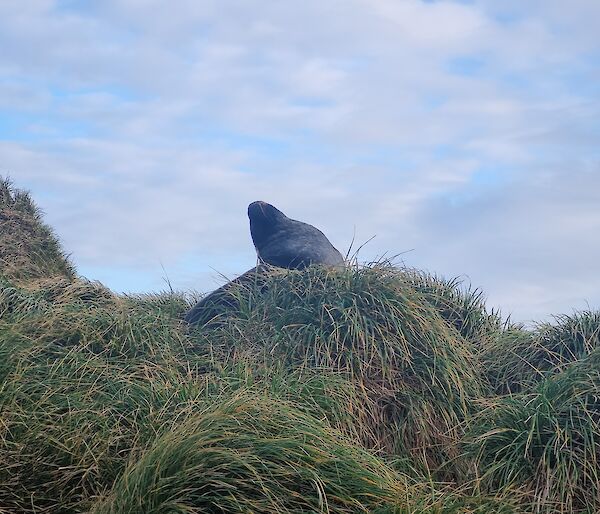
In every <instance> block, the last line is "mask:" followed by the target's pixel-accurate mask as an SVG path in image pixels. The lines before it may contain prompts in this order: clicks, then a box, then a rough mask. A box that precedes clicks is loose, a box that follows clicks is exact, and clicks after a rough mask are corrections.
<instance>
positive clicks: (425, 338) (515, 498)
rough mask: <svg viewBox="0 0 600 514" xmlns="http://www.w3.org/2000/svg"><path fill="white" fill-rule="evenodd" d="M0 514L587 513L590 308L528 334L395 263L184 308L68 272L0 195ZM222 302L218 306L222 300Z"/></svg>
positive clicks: (320, 274)
mask: <svg viewBox="0 0 600 514" xmlns="http://www.w3.org/2000/svg"><path fill="white" fill-rule="evenodd" d="M0 264H1V266H2V267H1V269H0V513H1V514H8V513H10V514H13V513H19V512H24V513H77V512H92V513H96V514H109V513H110V514H117V513H119V514H121V513H131V514H133V513H154V514H158V513H170V514H176V513H181V514H183V513H186V514H188V513H200V512H214V513H218V512H252V513H300V512H313V513H325V512H327V513H361V512H363V513H366V512H371V513H380V514H384V513H388V514H392V513H397V514H400V513H429V512H433V513H482V514H483V513H518V512H589V513H592V512H597V511H598V510H599V509H600V476H599V470H600V467H599V465H598V460H599V458H600V446H599V445H600V353H599V352H600V350H599V349H598V347H599V346H600V313H598V312H581V313H578V314H576V315H573V316H559V317H557V318H556V321H555V322H554V323H553V324H541V325H539V326H538V327H536V328H534V329H532V330H525V329H524V328H523V327H520V326H518V325H514V324H511V323H509V322H507V321H506V320H503V319H502V318H501V317H500V316H499V315H498V314H496V313H493V312H489V311H488V310H487V309H486V307H485V304H484V301H483V298H482V295H481V293H479V292H478V291H472V290H469V289H466V288H464V287H462V286H461V284H459V283H457V282H456V281H452V280H450V281H448V280H444V279H441V278H438V277H435V276H430V275H428V274H425V273H422V272H419V271H416V270H411V269H404V268H397V267H394V266H392V265H390V264H386V263H380V264H377V265H372V266H365V267H354V268H349V269H346V270H337V271H331V270H325V269H321V268H316V267H315V268H309V269H307V270H304V271H285V270H277V269H272V270H269V271H268V272H267V273H266V274H264V275H261V276H260V278H259V279H257V280H255V281H250V282H244V283H240V284H237V285H234V286H233V287H232V288H230V290H229V291H227V295H229V296H230V299H231V301H226V302H221V303H220V304H218V305H216V306H215V309H217V310H216V311H215V312H214V313H212V314H213V316H211V317H212V320H211V321H210V322H209V323H206V324H204V325H202V326H197V327H192V328H190V327H189V326H187V325H186V324H185V323H183V322H182V318H183V316H184V315H185V312H186V311H187V310H188V309H189V308H190V307H191V304H190V299H189V297H188V296H187V295H185V294H179V293H172V292H169V293H157V294H148V295H140V296H121V295H116V294H114V293H112V292H111V291H109V290H108V289H106V288H105V287H103V286H102V285H101V284H99V283H95V282H90V281H88V280H86V279H84V278H82V277H78V276H77V275H76V272H75V270H74V269H73V266H72V265H71V264H70V263H69V261H68V259H66V258H65V256H64V253H63V251H62V250H61V248H60V245H59V243H58V241H57V239H56V238H55V237H54V236H53V234H52V231H51V229H50V228H48V227H47V226H45V225H44V224H43V222H42V220H41V216H40V213H39V211H38V209H37V208H36V207H35V205H34V204H33V202H32V201H31V199H30V198H29V196H28V195H27V194H26V193H23V192H21V191H18V190H16V189H14V187H12V186H11V184H10V183H8V182H3V183H2V184H1V187H0ZM234 306H235V307H234Z"/></svg>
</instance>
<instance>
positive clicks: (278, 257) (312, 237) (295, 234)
mask: <svg viewBox="0 0 600 514" xmlns="http://www.w3.org/2000/svg"><path fill="white" fill-rule="evenodd" d="M248 218H250V234H251V235H252V241H253V242H254V247H255V248H256V253H257V254H258V258H259V259H260V260H261V261H262V262H264V263H266V264H270V265H272V266H278V267H280V268H288V269H302V268H305V267H306V266H309V265H311V264H321V265H326V266H336V267H337V266H343V265H344V258H343V257H342V254H341V253H340V252H339V251H338V250H336V249H335V248H334V246H333V245H332V244H331V243H330V242H329V239H327V237H325V234H323V232H321V231H320V230H319V229H318V228H315V227H313V226H312V225H309V224H308V223H303V222H301V221H296V220H293V219H290V218H288V217H287V216H286V215H285V214H283V212H281V211H280V210H279V209H277V208H275V207H273V206H272V205H271V204H269V203H267V202H252V203H251V204H250V205H249V206H248Z"/></svg>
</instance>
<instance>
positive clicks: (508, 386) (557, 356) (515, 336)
mask: <svg viewBox="0 0 600 514" xmlns="http://www.w3.org/2000/svg"><path fill="white" fill-rule="evenodd" d="M598 347H600V312H599V311H582V312H578V313H575V314H573V315H571V316H568V315H561V316H555V321H554V323H541V324H539V325H537V326H536V327H535V329H534V330H532V331H526V330H524V329H523V328H522V327H519V326H516V325H513V326H509V327H508V328H507V329H506V330H504V331H502V332H501V333H500V337H498V338H497V339H495V340H494V341H492V344H490V345H488V347H487V348H486V349H485V351H484V353H483V361H484V365H485V366H486V368H487V370H488V375H489V377H490V379H491V380H492V382H493V384H494V387H495V389H496V390H497V391H498V392H502V393H504V392H518V391H526V390H530V389H531V388H533V387H535V386H536V385H537V384H538V383H539V382H540V381H541V380H543V379H544V378H546V377H548V376H552V375H554V374H556V373H559V372H560V371H562V370H564V369H566V368H568V367H569V366H570V365H571V364H573V363H575V362H577V361H578V360H580V359H582V358H585V357H586V356H587V355H589V354H590V353H591V352H592V351H594V350H595V349H596V348H598Z"/></svg>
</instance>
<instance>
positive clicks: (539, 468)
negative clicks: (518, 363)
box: [469, 350, 600, 512]
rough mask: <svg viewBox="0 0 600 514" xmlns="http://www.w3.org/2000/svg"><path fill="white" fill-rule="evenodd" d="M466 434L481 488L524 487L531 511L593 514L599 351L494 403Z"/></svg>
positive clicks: (598, 454)
mask: <svg viewBox="0 0 600 514" xmlns="http://www.w3.org/2000/svg"><path fill="white" fill-rule="evenodd" d="M471 435H472V440H471V441H470V444H469V450H470V451H471V452H473V453H474V454H475V453H476V456H477V459H478V460H479V468H480V473H481V476H480V480H481V482H482V484H484V485H485V487H486V489H488V490H494V489H499V488H504V487H507V486H511V485H515V484H527V485H528V486H529V487H530V498H529V499H530V501H531V503H532V504H533V506H534V508H535V510H536V511H540V512H598V511H599V510H600V466H599V464H600V462H599V461H600V446H599V442H600V352H599V351H598V350H594V351H592V353H591V354H590V355H589V356H588V357H587V358H585V359H582V360H579V361H577V362H576V363H574V364H573V365H572V366H570V367H569V368H567V369H565V370H564V371H561V372H559V373H556V374H553V375H551V376H547V377H546V378H544V379H543V380H541V381H540V382H539V383H538V385H537V386H536V387H535V388H534V389H533V390H532V391H531V392H527V393H521V394H518V395H514V396H511V397H505V398H501V399H499V400H496V401H495V402H493V403H492V404H491V405H490V406H489V407H488V408H487V409H485V410H483V411H482V412H481V413H480V414H479V415H478V417H477V421H476V422H475V423H474V424H473V433H472V434H471Z"/></svg>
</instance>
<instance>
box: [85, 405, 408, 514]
mask: <svg viewBox="0 0 600 514" xmlns="http://www.w3.org/2000/svg"><path fill="white" fill-rule="evenodd" d="M403 497H407V488H406V485H405V484H404V483H403V481H402V480H401V479H400V476H399V475H398V474H397V473H394V472H393V471H392V470H391V469H390V468H388V467H387V466H385V465H382V463H381V461H380V460H379V459H377V458H375V457H373V456H372V455H370V454H369V453H368V452H366V451H365V450H360V449H359V448H358V447H356V446H354V445H352V444H350V443H348V442H346V441H344V440H343V439H342V438H341V437H340V436H339V434H337V433H336V432H334V431H332V430H330V429H328V428H327V426H326V425H323V423H321V422H320V421H319V420H317V419H315V418H313V417H311V416H309V415H306V414H304V413H302V412H301V411H299V410H297V409H295V408H294V407H293V406H291V405H288V404H286V403H284V402H282V401H276V402H275V401H273V399H271V398H268V397H257V396H256V395H255V394H248V393H246V394H242V395H238V396H236V397H234V398H232V399H228V400H225V401H219V402H217V403H215V404H214V405H212V406H211V407H209V408H208V409H207V410H206V411H204V412H200V413H198V414H197V415H194V416H193V417H191V418H189V419H188V421H187V422H186V423H184V424H182V425H181V426H179V427H177V428H176V429H175V430H174V431H172V432H169V433H168V434H166V435H164V436H163V437H161V438H159V439H157V440H156V441H155V442H154V444H153V445H152V446H151V447H150V448H149V449H148V450H147V451H146V452H145V453H144V455H143V456H142V457H141V458H139V459H136V460H134V461H133V462H132V463H131V464H130V466H129V467H128V468H127V470H126V471H125V472H124V474H123V475H122V477H121V478H120V479H119V481H118V482H117V483H116V484H115V486H114V489H113V491H112V492H111V494H110V496H109V498H108V500H107V501H105V502H104V503H103V504H101V505H100V506H99V507H98V508H97V509H96V510H95V511H94V512H96V513H97V514H109V513H114V514H116V513H119V514H126V513H131V514H133V513H137V512H145V513H148V514H152V513H159V512H173V513H178V512H180V513H184V512H224V513H226V512H257V513H259V512H260V513H288V512H290V513H291V512H331V513H347V512H348V513H349V512H377V511H380V512H383V511H382V510H380V509H382V508H386V507H387V508H388V509H389V508H390V506H391V505H393V504H395V503H397V504H402V503H405V504H406V503H408V502H407V500H404V501H402V498H403ZM388 511H389V510H388Z"/></svg>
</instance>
